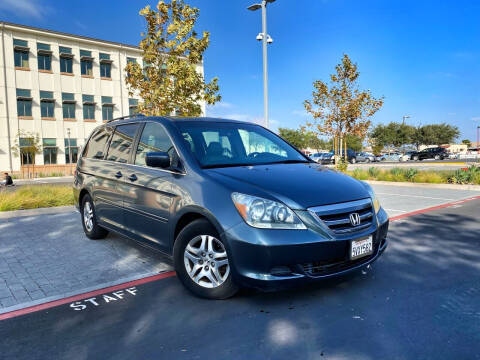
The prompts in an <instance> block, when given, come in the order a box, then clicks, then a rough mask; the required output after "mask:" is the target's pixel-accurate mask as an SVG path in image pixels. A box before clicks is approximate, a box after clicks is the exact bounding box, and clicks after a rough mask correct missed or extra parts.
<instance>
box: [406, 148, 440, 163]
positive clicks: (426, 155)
mask: <svg viewBox="0 0 480 360" xmlns="http://www.w3.org/2000/svg"><path fill="white" fill-rule="evenodd" d="M411 156H412V160H420V161H421V160H425V159H435V160H443V159H445V158H447V157H448V153H447V149H445V148H442V147H435V148H428V149H423V150H422V151H416V152H414V153H413V154H412V155H411Z"/></svg>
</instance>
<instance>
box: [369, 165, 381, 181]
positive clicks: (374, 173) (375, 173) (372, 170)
mask: <svg viewBox="0 0 480 360" xmlns="http://www.w3.org/2000/svg"><path fill="white" fill-rule="evenodd" d="M379 173H380V170H379V169H378V168H376V167H373V166H372V167H370V168H369V169H368V176H370V177H371V178H372V179H375V178H376V177H377V176H378V174H379Z"/></svg>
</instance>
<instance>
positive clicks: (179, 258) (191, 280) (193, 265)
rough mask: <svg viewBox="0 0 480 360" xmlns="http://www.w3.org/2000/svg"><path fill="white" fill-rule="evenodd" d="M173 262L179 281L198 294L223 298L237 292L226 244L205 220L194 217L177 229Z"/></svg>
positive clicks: (210, 297) (211, 297) (208, 297)
mask: <svg viewBox="0 0 480 360" xmlns="http://www.w3.org/2000/svg"><path fill="white" fill-rule="evenodd" d="M197 245H198V246H197ZM173 261H174V266H175V271H176V272H177V276H178V278H179V279H180V281H181V282H182V284H183V285H184V286H185V287H186V288H187V289H188V290H190V291H191V292H192V293H194V294H195V295H197V296H199V297H203V298H207V299H216V300H223V299H227V298H229V297H232V296H233V295H235V293H236V292H237V291H238V286H237V285H236V284H235V283H234V282H233V279H232V272H231V265H230V262H229V259H228V255H227V251H226V247H225V244H224V243H223V241H222V239H221V238H220V236H218V234H217V231H216V230H215V228H214V227H213V226H212V224H210V222H208V221H207V220H206V219H199V220H195V221H193V222H191V223H190V224H188V225H187V226H186V227H185V228H183V229H182V231H180V234H178V236H177V238H176V240H175V245H174V248H173Z"/></svg>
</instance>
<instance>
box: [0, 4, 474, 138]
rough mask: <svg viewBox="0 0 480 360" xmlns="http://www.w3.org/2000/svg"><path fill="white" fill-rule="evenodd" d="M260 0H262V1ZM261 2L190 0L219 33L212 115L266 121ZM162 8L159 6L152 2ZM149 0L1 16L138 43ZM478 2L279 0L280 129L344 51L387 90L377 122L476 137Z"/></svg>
mask: <svg viewBox="0 0 480 360" xmlns="http://www.w3.org/2000/svg"><path fill="white" fill-rule="evenodd" d="M252 1H253V0H252ZM252 1H251V0H229V1H219V0H189V1H188V2H189V3H190V4H192V5H194V6H196V7H199V8H200V10H201V16H200V19H199V22H198V27H197V30H198V31H202V30H207V31H210V33H211V45H210V48H209V49H208V50H207V52H206V54H205V72H206V77H207V78H212V77H214V76H218V77H219V79H220V88H221V95H222V97H223V100H222V102H221V103H220V104H218V105H216V106H215V107H213V108H209V109H208V115H213V116H225V117H230V118H237V119H241V120H249V121H257V122H261V121H262V119H263V95H262V94H263V93H262V91H263V90H262V63H261V46H260V44H259V43H258V42H257V41H256V40H255V36H256V35H257V33H259V32H260V31H261V18H260V12H258V11H257V12H250V11H247V10H246V7H247V6H248V5H250V4H251V3H252ZM151 3H152V4H154V3H155V2H151ZM145 4H146V1H106V0H104V1H98V2H96V3H95V5H94V6H92V3H91V2H89V1H84V2H80V1H53V0H1V1H0V19H2V20H5V21H11V22H16V23H21V24H26V25H32V26H38V27H44V28H48V29H52V30H60V31H65V32H71V33H74V34H80V35H86V36H92V37H98V38H102V39H106V40H112V41H119V42H125V43H130V44H137V43H138V41H139V39H140V32H141V31H142V29H143V26H144V25H143V20H142V19H141V17H140V16H139V15H138V10H139V9H140V8H141V7H143V6H144V5H145ZM479 13H480V2H478V1H453V0H452V1H442V0H436V1H421V0H415V1H411V0H402V1H393V0H392V1H385V0H367V1H358V0H277V2H275V3H274V4H272V5H271V6H270V7H269V9H268V27H269V29H268V30H269V33H270V35H271V36H272V37H273V39H274V43H273V44H272V45H271V46H269V77H270V81H269V87H270V119H271V122H272V127H274V128H276V127H279V126H280V127H298V126H299V125H303V124H304V123H305V122H306V121H307V120H308V117H307V115H306V114H305V112H304V110H303V105H302V103H303V101H304V100H305V99H307V98H309V97H310V96H311V91H312V82H313V81H314V80H315V79H322V80H327V79H328V75H329V74H330V73H332V71H333V69H334V66H335V64H337V63H338V62H339V61H340V59H341V57H342V54H343V53H346V54H348V55H349V56H350V57H351V58H352V60H354V61H355V62H356V63H357V64H358V66H359V70H360V72H361V75H360V83H361V87H362V88H365V89H370V90H371V91H372V92H373V94H374V95H376V96H381V95H383V96H385V105H384V106H383V108H382V109H381V110H380V111H379V112H378V113H377V114H376V115H375V117H374V118H373V122H374V124H375V123H380V122H389V121H401V120H402V116H403V115H405V114H408V115H410V116H411V118H410V119H409V120H407V121H408V122H409V123H411V124H415V125H416V124H428V123H438V122H447V123H450V124H454V125H457V126H458V127H459V128H460V130H461V132H462V135H461V138H462V139H463V138H469V139H471V140H473V141H476V130H475V129H476V126H477V125H480V91H479V90H480V41H479V40H480V26H479V25H478V24H479V18H478V14H479Z"/></svg>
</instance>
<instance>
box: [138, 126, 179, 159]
mask: <svg viewBox="0 0 480 360" xmlns="http://www.w3.org/2000/svg"><path fill="white" fill-rule="evenodd" d="M149 152H166V153H168V154H169V155H170V158H171V159H174V158H177V156H176V152H175V148H174V147H173V143H172V141H171V140H170V138H169V137H168V135H167V133H166V131H165V129H164V128H163V126H162V125H160V124H157V123H154V122H149V123H146V124H145V127H144V128H143V132H142V137H141V138H140V141H139V143H138V147H137V152H136V155H135V165H140V166H146V163H145V156H146V155H147V153H149Z"/></svg>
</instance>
